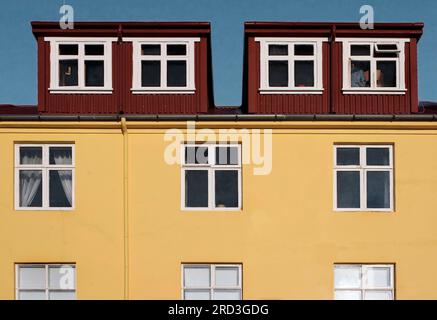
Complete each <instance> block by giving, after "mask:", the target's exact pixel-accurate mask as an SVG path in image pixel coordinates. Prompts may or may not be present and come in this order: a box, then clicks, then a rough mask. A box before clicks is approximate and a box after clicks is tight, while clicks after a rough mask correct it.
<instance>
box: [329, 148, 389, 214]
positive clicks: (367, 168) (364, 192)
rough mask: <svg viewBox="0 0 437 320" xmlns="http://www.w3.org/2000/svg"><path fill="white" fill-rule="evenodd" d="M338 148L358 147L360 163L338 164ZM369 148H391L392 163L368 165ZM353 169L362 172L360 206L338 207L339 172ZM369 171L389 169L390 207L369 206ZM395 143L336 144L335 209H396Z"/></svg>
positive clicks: (387, 210)
mask: <svg viewBox="0 0 437 320" xmlns="http://www.w3.org/2000/svg"><path fill="white" fill-rule="evenodd" d="M338 148H358V149H359V152H360V164H359V165H337V149H338ZM367 148H384V149H387V148H388V149H389V159H390V163H389V165H388V166H371V165H369V166H368V165H366V161H367V160H366V157H367V155H366V152H367ZM339 171H353V172H359V173H360V208H338V206H337V172H339ZM367 171H388V172H389V175H390V207H389V208H367V176H366V172H367ZM393 171H394V165H393V145H390V144H387V145H381V144H375V145H371V144H366V145H349V144H336V145H334V192H333V194H334V199H333V200H334V211H349V212H350V211H368V212H371V211H378V212H393V211H394V203H393V202H394V186H393Z"/></svg>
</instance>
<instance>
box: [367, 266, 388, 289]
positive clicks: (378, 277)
mask: <svg viewBox="0 0 437 320" xmlns="http://www.w3.org/2000/svg"><path fill="white" fill-rule="evenodd" d="M390 271H391V269H390V268H389V267H368V268H367V288H389V287H391V276H390Z"/></svg>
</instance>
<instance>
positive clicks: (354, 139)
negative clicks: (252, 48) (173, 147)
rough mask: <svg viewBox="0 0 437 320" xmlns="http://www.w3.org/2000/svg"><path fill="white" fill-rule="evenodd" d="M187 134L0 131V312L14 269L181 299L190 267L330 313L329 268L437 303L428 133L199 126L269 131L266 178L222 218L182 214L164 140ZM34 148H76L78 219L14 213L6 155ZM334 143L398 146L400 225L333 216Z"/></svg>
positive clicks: (102, 293) (372, 127)
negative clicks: (377, 266)
mask: <svg viewBox="0 0 437 320" xmlns="http://www.w3.org/2000/svg"><path fill="white" fill-rule="evenodd" d="M27 125H29V126H33V128H30V127H26V126H27ZM184 125H185V124H184V123H170V122H169V123H163V122H160V123H146V122H145V123H139V122H135V123H129V122H128V135H127V136H123V134H122V130H121V125H120V124H118V123H115V122H113V123H109V122H108V123H74V122H66V123H55V122H51V123H24V122H19V123H18V122H17V123H13V122H0V154H1V160H0V177H1V181H2V182H1V184H0V299H14V297H15V292H14V285H15V284H14V282H15V274H14V273H15V270H14V264H15V263H19V262H35V263H37V262H41V263H43V262H52V263H55V262H58V263H63V262H74V263H76V267H77V297H78V298H79V299H92V298H97V299H123V298H124V297H125V292H124V290H125V289H128V291H127V295H126V297H128V298H130V299H180V298H181V263H184V262H188V263H196V262H199V263H200V262H203V263H242V265H243V298H244V299H332V298H333V291H334V290H333V264H334V263H394V264H395V265H396V266H395V278H396V279H395V290H396V299H419V298H420V299H437V290H435V287H436V285H437V275H436V273H435V270H436V269H437V231H436V230H437V214H436V212H435V211H436V210H435V208H436V207H437V206H436V204H437V197H436V196H435V194H436V190H437V126H436V125H434V124H432V123H426V122H415V123H411V122H410V123H407V122H402V123H389V122H387V123H376V122H375V123H372V122H362V123H360V122H354V123H347V122H329V123H326V122H281V123H273V122H272V123H269V122H263V123H256V122H246V123H244V122H239V123H225V122H221V123H220V122H210V123H208V122H205V123H199V124H198V128H201V127H208V128H220V127H228V126H229V127H240V128H249V129H250V128H272V129H273V170H272V172H271V174H270V175H266V176H256V175H253V170H252V169H253V165H250V164H248V165H244V166H243V169H242V181H243V187H242V192H243V193H242V199H243V209H242V210H241V211H226V212H217V211H214V212H212V211H209V212H208V211H196V212H192V211H181V199H180V194H181V176H180V174H181V170H180V167H179V166H178V165H172V166H170V165H167V164H166V163H165V162H164V157H163V154H164V149H165V148H166V146H168V142H166V141H164V139H163V135H164V133H165V130H166V128H171V127H173V126H179V127H180V128H181V129H183V127H184ZM33 141H34V142H39V143H41V142H52V141H56V142H74V143H75V146H76V172H75V179H76V181H75V184H76V185H75V192H76V202H75V205H76V207H75V210H74V211H62V212H60V211H14V202H13V200H14V188H13V184H14V174H13V173H14V170H13V168H14V162H13V161H14V152H13V146H14V143H15V142H33ZM124 142H128V145H127V146H128V148H127V149H125V150H126V151H127V157H126V158H124V156H123V150H124V148H123V144H124ZM335 143H356V144H360V143H389V144H393V145H394V190H395V192H394V195H395V212H393V213H381V212H363V213H357V212H334V211H333V145H334V144H335ZM124 159H127V163H126V165H127V166H126V168H127V175H124V171H123V168H124ZM125 178H126V179H127V180H124V179H125ZM124 182H126V185H127V187H128V189H127V190H128V199H124V193H123V192H124V189H123V186H124V184H123V183H124ZM126 200H127V202H125V201H126ZM125 210H127V211H125ZM126 214H127V217H128V220H127V223H128V224H127V226H128V228H127V229H125V228H124V222H125V220H124V218H125V215H126ZM126 230H127V233H125V231H126ZM125 236H127V242H125V238H124V237H125ZM125 249H128V250H127V251H125ZM126 263H128V265H127V270H128V272H127V273H125V269H124V268H125V265H126ZM125 277H127V278H128V279H129V281H128V283H127V286H125V285H126V284H125V282H124V279H125Z"/></svg>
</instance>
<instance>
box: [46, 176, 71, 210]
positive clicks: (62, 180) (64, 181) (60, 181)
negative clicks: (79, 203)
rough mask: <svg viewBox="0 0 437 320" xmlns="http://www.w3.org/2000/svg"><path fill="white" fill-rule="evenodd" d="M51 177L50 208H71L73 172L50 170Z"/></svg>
mask: <svg viewBox="0 0 437 320" xmlns="http://www.w3.org/2000/svg"><path fill="white" fill-rule="evenodd" d="M49 177H50V179H49V203H50V207H55V208H68V207H71V203H70V199H71V192H72V172H71V171H70V170H50V173H49Z"/></svg>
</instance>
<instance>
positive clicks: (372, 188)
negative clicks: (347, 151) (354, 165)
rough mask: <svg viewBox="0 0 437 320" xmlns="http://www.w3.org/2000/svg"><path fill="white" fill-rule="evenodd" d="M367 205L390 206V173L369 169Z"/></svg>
mask: <svg viewBox="0 0 437 320" xmlns="http://www.w3.org/2000/svg"><path fill="white" fill-rule="evenodd" d="M367 207H368V208H380V209H382V208H384V209H386V208H390V173H389V172H388V171H367Z"/></svg>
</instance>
